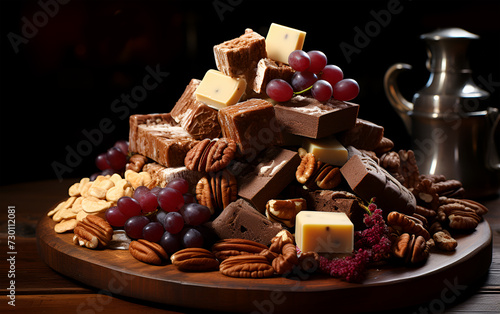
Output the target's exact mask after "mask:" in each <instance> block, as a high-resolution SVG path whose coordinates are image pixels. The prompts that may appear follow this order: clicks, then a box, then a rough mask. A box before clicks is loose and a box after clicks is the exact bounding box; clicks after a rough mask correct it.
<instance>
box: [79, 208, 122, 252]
mask: <svg viewBox="0 0 500 314" xmlns="http://www.w3.org/2000/svg"><path fill="white" fill-rule="evenodd" d="M74 233H75V234H74V236H73V243H75V244H78V245H80V246H84V247H86V248H89V249H102V248H104V247H106V246H107V245H108V244H109V242H110V241H111V239H112V238H113V228H112V227H111V225H110V224H109V223H108V222H107V221H106V220H105V219H103V218H101V217H98V216H94V215H88V216H87V217H85V218H84V219H83V220H82V221H79V222H78V223H77V224H76V226H75V228H74Z"/></svg>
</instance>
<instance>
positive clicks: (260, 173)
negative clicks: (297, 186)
mask: <svg viewBox="0 0 500 314" xmlns="http://www.w3.org/2000/svg"><path fill="white" fill-rule="evenodd" d="M299 164H300V157H299V154H298V153H297V152H294V151H291V150H288V149H284V148H281V147H272V148H269V149H267V150H265V151H263V152H262V153H261V154H260V155H259V156H258V157H257V158H256V160H254V161H252V162H251V163H243V164H239V165H238V164H237V163H233V164H231V165H230V166H229V169H228V170H229V171H231V173H233V174H234V175H235V176H236V177H237V179H238V196H239V197H242V198H244V199H246V200H247V201H249V202H250V203H251V204H252V205H253V206H254V207H255V208H257V210H258V211H260V212H261V213H265V211H266V203H267V201H268V200H270V199H273V198H276V197H277V196H278V194H279V193H280V192H281V191H282V190H283V189H284V188H285V187H286V186H287V185H288V184H289V183H291V182H293V181H294V180H295V171H296V170H297V167H298V166H299ZM249 168H251V170H250V171H249Z"/></svg>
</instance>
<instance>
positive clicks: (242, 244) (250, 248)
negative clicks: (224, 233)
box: [212, 239, 267, 261]
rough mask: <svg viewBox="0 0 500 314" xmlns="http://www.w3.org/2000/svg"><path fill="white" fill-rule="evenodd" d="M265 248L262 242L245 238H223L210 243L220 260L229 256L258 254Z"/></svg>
mask: <svg viewBox="0 0 500 314" xmlns="http://www.w3.org/2000/svg"><path fill="white" fill-rule="evenodd" d="M266 249H267V246H265V245H264V244H260V243H258V242H255V241H252V240H246V239H224V240H220V241H218V242H216V243H215V244H214V245H212V253H213V254H214V255H215V257H216V258H217V259H218V260H220V261H223V260H225V259H227V258H229V257H231V256H237V255H245V254H259V253H260V252H262V251H263V250H266Z"/></svg>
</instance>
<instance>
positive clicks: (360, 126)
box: [337, 118, 384, 150]
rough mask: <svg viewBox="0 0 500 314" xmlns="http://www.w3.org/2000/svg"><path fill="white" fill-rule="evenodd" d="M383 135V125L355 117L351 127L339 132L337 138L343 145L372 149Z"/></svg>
mask: <svg viewBox="0 0 500 314" xmlns="http://www.w3.org/2000/svg"><path fill="white" fill-rule="evenodd" d="M382 137H384V127H383V126H380V125H377V124H375V123H373V122H370V121H367V120H363V119H359V118H358V119H356V124H355V125H354V127H353V128H351V129H349V130H346V131H344V132H342V133H340V134H339V135H338V136H337V139H338V140H339V142H340V143H342V145H344V146H351V145H352V146H354V147H356V148H357V149H364V150H374V149H376V148H377V146H378V144H379V143H380V141H381V140H382Z"/></svg>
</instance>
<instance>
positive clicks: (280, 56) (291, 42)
mask: <svg viewBox="0 0 500 314" xmlns="http://www.w3.org/2000/svg"><path fill="white" fill-rule="evenodd" d="M305 38H306V32H303V31H300V30H297V29H294V28H290V27H286V26H283V25H280V24H276V23H272V24H271V27H269V32H268V33H267V36H266V50H267V57H268V58H270V59H273V60H275V61H280V62H283V63H286V64H288V55H289V54H290V53H291V52H292V51H294V50H301V49H302V46H303V45H304V39H305Z"/></svg>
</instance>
